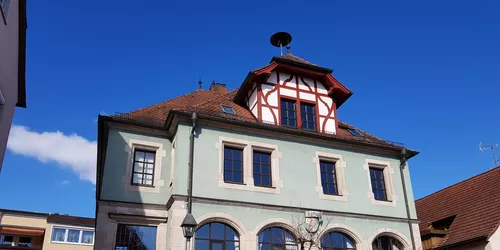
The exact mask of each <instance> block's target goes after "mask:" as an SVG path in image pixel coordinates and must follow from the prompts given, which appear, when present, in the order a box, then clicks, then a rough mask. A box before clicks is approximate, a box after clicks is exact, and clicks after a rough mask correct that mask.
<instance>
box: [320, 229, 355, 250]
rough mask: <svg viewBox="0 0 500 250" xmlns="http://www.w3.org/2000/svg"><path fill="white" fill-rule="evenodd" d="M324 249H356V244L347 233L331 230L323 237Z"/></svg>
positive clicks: (322, 245) (322, 246)
mask: <svg viewBox="0 0 500 250" xmlns="http://www.w3.org/2000/svg"><path fill="white" fill-rule="evenodd" d="M321 249H322V250H345V249H356V245H355V244H354V243H353V242H352V240H351V239H350V238H349V237H348V236H347V235H345V234H343V233H339V232H331V233H328V234H326V235H325V236H323V237H321Z"/></svg>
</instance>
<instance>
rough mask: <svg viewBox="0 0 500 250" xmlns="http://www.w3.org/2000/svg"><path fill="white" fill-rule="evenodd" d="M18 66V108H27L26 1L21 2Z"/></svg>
mask: <svg viewBox="0 0 500 250" xmlns="http://www.w3.org/2000/svg"><path fill="white" fill-rule="evenodd" d="M18 26H19V32H18V39H19V41H18V43H19V46H18V63H17V64H18V65H17V103H16V106H17V107H21V108H26V29H27V28H28V22H27V18H26V0H21V1H19V23H18Z"/></svg>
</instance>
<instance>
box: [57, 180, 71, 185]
mask: <svg viewBox="0 0 500 250" xmlns="http://www.w3.org/2000/svg"><path fill="white" fill-rule="evenodd" d="M69 183H70V181H68V180H65V181H60V182H59V184H61V185H68V184H69Z"/></svg>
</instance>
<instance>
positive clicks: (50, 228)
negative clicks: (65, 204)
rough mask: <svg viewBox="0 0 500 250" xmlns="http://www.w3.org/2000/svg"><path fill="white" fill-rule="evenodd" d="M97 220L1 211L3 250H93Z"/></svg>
mask: <svg viewBox="0 0 500 250" xmlns="http://www.w3.org/2000/svg"><path fill="white" fill-rule="evenodd" d="M94 225H95V220H94V219H93V218H84V217H76V216H69V215H60V214H47V213H37V212H27V211H17V210H7V209H0V250H4V249H26V250H28V249H34V250H38V249H40V250H41V249H43V250H66V249H75V250H78V249H79V250H91V249H93V248H94V247H93V246H94Z"/></svg>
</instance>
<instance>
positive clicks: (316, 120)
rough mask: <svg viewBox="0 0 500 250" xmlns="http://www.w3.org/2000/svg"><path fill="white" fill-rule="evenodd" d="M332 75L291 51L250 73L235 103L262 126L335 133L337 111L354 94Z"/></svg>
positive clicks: (329, 70)
mask: <svg viewBox="0 0 500 250" xmlns="http://www.w3.org/2000/svg"><path fill="white" fill-rule="evenodd" d="M332 72H333V70H331V69H327V68H323V67H320V66H317V65H315V64H313V63H310V62H308V61H306V60H304V59H301V58H299V57H297V56H295V55H292V54H291V53H289V52H288V53H287V54H285V55H282V56H279V57H273V58H272V60H271V62H270V63H269V65H267V66H265V67H263V68H260V69H258V70H255V71H251V72H249V73H248V75H247V77H246V79H245V81H244V82H243V84H242V85H241V87H240V89H239V90H238V93H237V94H236V96H235V98H234V102H236V103H238V104H240V105H242V106H246V107H247V108H248V109H249V110H250V111H251V112H252V113H253V115H254V116H255V117H256V118H257V119H258V120H259V121H261V122H262V123H267V124H273V125H277V126H286V127H291V128H297V129H300V130H312V131H318V132H320V133H327V134H336V132H337V128H338V118H337V109H338V108H339V107H340V106H341V105H342V104H343V103H344V102H345V101H346V100H347V99H348V98H349V97H350V96H351V95H352V92H351V91H350V90H349V89H347V88H346V87H345V86H344V85H342V84H341V83H340V82H339V81H337V79H335V77H333V75H332V74H331V73H332Z"/></svg>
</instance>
